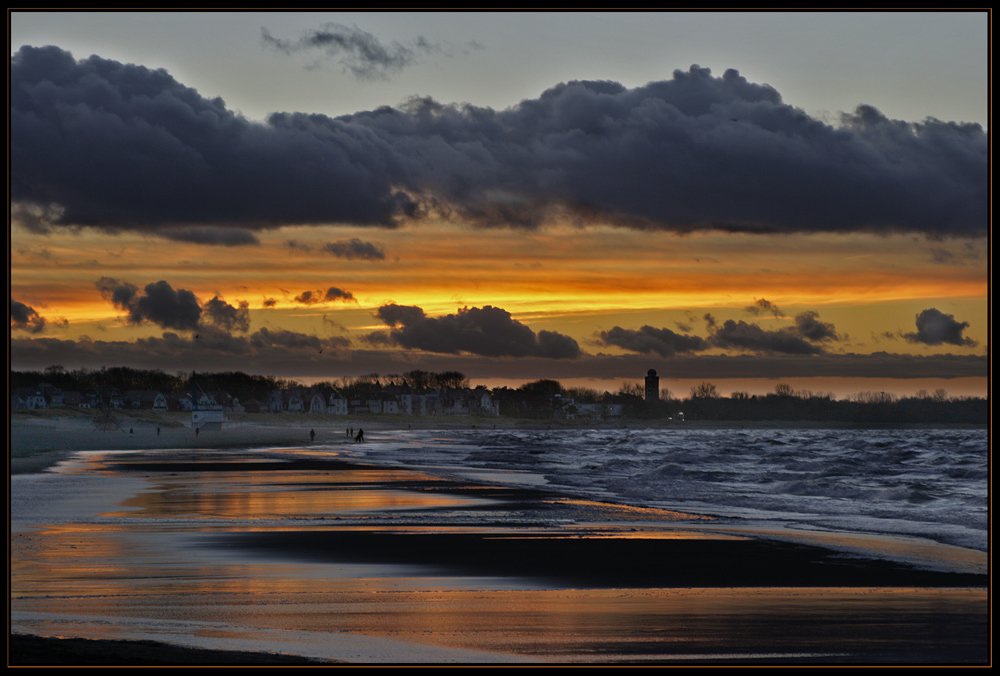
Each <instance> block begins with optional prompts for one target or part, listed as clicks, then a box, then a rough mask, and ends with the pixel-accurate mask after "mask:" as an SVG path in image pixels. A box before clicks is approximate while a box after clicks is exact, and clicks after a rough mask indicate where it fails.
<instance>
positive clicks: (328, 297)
mask: <svg viewBox="0 0 1000 676" xmlns="http://www.w3.org/2000/svg"><path fill="white" fill-rule="evenodd" d="M336 300H342V301H344V302H346V303H357V302H358V301H357V300H356V299H355V298H354V294H353V293H351V292H350V291H344V290H343V289H338V288H337V287H335V286H331V287H330V288H329V289H327V290H326V291H303V292H302V293H300V294H299V295H297V296H296V297H295V302H296V303H302V304H303V305H316V304H317V303H331V302H333V301H336Z"/></svg>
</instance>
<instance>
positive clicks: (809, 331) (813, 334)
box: [795, 310, 840, 342]
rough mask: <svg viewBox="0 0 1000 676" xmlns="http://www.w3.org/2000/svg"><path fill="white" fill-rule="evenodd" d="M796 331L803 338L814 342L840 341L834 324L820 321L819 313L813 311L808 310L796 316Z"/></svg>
mask: <svg viewBox="0 0 1000 676" xmlns="http://www.w3.org/2000/svg"><path fill="white" fill-rule="evenodd" d="M795 329H796V330H797V331H798V332H799V335H801V336H802V337H803V338H805V339H806V340H811V341H813V342H819V341H824V340H840V336H839V335H838V334H837V330H836V329H835V328H834V326H833V324H831V323H829V322H822V321H820V319H819V313H818V312H815V311H813V310H807V311H806V312H801V313H799V314H798V315H796V316H795Z"/></svg>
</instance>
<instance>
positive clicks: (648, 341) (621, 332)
mask: <svg viewBox="0 0 1000 676" xmlns="http://www.w3.org/2000/svg"><path fill="white" fill-rule="evenodd" d="M597 342H598V343H599V344H601V345H607V346H611V345H614V346H617V347H620V348H622V349H624V350H628V351H629V352H639V353H641V354H650V353H653V352H655V353H656V354H658V355H660V356H661V357H672V356H674V355H675V354H677V353H678V352H681V353H685V352H697V351H700V350H706V349H708V348H709V347H710V346H709V344H708V343H707V342H706V341H705V339H704V338H701V337H699V336H685V335H682V334H679V333H674V332H673V331H671V330H670V329H667V328H663V329H657V328H654V327H652V326H643V327H642V328H641V329H638V330H633V329H623V328H622V327H620V326H616V327H614V328H612V329H611V330H610V331H601V332H600V333H599V334H598V335H597Z"/></svg>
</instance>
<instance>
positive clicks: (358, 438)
mask: <svg viewBox="0 0 1000 676" xmlns="http://www.w3.org/2000/svg"><path fill="white" fill-rule="evenodd" d="M354 440H355V441H361V442H363V441H364V440H365V431H364V430H363V429H361V428H358V436H356V437H354Z"/></svg>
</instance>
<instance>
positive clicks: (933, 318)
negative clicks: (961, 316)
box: [903, 308, 978, 347]
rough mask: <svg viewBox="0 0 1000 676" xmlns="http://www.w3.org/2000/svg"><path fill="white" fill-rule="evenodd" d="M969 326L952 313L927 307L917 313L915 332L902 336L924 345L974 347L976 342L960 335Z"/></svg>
mask: <svg viewBox="0 0 1000 676" xmlns="http://www.w3.org/2000/svg"><path fill="white" fill-rule="evenodd" d="M967 328H969V322H960V321H957V320H956V319H955V316H954V315H949V314H945V313H943V312H941V311H940V310H937V309H935V308H929V309H927V310H924V311H923V312H921V313H920V314H918V315H917V332H916V333H905V334H903V337H904V338H906V339H907V340H908V341H910V342H911V343H923V344H924V345H942V344H945V343H947V344H948V345H958V346H961V347H975V346H976V345H977V344H978V343H976V341H974V340H973V339H971V338H965V337H964V336H962V332H963V331H964V330H965V329H967Z"/></svg>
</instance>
